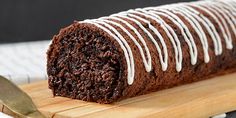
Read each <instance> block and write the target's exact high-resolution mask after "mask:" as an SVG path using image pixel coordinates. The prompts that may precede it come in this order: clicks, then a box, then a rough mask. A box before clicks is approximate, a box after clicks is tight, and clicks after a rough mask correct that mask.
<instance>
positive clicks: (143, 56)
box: [100, 16, 152, 72]
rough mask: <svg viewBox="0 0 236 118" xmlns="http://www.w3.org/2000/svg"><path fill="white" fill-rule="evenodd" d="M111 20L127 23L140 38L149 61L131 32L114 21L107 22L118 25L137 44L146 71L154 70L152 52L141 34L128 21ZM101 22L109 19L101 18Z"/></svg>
mask: <svg viewBox="0 0 236 118" xmlns="http://www.w3.org/2000/svg"><path fill="white" fill-rule="evenodd" d="M109 18H110V19H115V20H118V21H121V22H122V23H125V24H126V25H127V26H128V27H129V28H131V29H132V30H133V31H134V32H135V34H136V35H137V36H138V38H139V39H140V40H141V42H142V44H143V45H144V47H145V51H146V54H147V58H148V61H147V60H146V58H145V54H144V52H143V49H142V47H141V45H140V44H139V43H138V41H137V39H135V38H134V37H133V36H132V34H130V33H129V31H128V30H127V29H125V28H124V27H123V26H122V25H121V24H119V23H116V22H114V21H109V20H105V21H106V22H109V23H112V24H113V25H116V26H118V27H119V28H121V29H122V30H123V31H124V32H125V33H126V34H127V35H128V36H129V37H130V38H131V39H132V40H133V42H134V43H135V45H136V46H137V47H138V49H139V51H140V54H141V56H142V58H143V63H144V66H145V69H146V71H147V72H150V71H151V69H152V61H151V54H150V51H149V49H148V47H147V44H146V42H145V41H144V39H143V37H142V36H141V34H140V33H139V32H138V30H137V29H135V28H134V27H133V26H132V25H131V24H129V23H128V22H127V21H124V20H123V19H121V18H118V17H112V16H110V17H109ZM100 19H101V20H104V19H107V17H103V18H100Z"/></svg>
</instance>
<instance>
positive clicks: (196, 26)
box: [80, 0, 236, 85]
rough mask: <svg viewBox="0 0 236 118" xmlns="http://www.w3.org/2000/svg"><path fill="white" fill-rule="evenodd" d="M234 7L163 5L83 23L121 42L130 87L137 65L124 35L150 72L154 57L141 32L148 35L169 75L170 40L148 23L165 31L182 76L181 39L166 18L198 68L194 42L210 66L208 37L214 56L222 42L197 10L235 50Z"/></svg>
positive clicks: (220, 3)
mask: <svg viewBox="0 0 236 118" xmlns="http://www.w3.org/2000/svg"><path fill="white" fill-rule="evenodd" d="M235 3H236V2H235V1H233V0H224V1H220V0H217V2H214V1H200V2H190V3H179V4H172V5H163V6H159V7H148V8H144V9H140V8H138V9H135V10H128V11H125V12H120V13H117V14H113V15H110V16H107V17H101V18H99V19H91V20H84V21H81V22H80V23H88V24H92V25H94V26H96V27H98V28H99V29H101V30H103V31H104V32H105V33H107V34H108V35H109V36H111V37H112V38H114V39H115V40H116V41H117V42H118V44H119V45H120V47H121V49H122V50H123V52H124V56H125V59H126V64H127V80H128V84H129V85H131V84H132V83H133V82H134V76H135V62H134V57H133V52H132V50H131V47H130V45H129V44H128V42H127V39H125V38H127V37H126V36H124V34H126V35H127V36H128V38H130V39H131V40H132V42H133V43H134V44H135V45H136V46H137V48H138V50H139V53H140V55H141V58H142V62H143V64H144V67H145V70H146V71H147V72H150V71H151V70H152V56H151V53H150V51H149V47H148V45H147V43H146V41H145V40H144V37H143V36H142V34H141V32H143V33H145V34H146V36H148V38H147V39H149V40H150V41H151V42H152V43H153V44H154V45H155V47H156V51H157V53H158V56H159V61H160V64H161V68H162V70H163V71H166V70H167V68H168V48H167V45H166V42H165V41H166V40H167V39H164V38H163V34H162V33H161V32H159V31H158V29H157V27H155V26H154V25H153V24H152V22H151V21H150V20H149V19H151V20H153V21H155V24H158V25H159V26H160V27H161V28H162V29H163V31H164V32H165V35H166V36H167V37H168V39H169V40H170V42H171V44H172V47H173V49H174V53H175V61H176V71H178V72H180V71H181V69H182V61H183V54H182V48H181V43H180V39H179V37H178V35H177V34H176V32H175V30H176V29H174V27H172V26H170V25H169V24H168V23H167V22H166V21H165V19H164V18H163V17H166V18H168V19H169V20H170V21H171V22H172V23H174V24H175V25H176V26H177V27H178V29H180V31H181V34H182V36H183V38H184V41H185V42H186V44H187V45H188V47H189V48H188V49H189V54H190V60H191V64H192V65H195V64H196V63H197V58H198V49H197V46H196V43H195V40H200V42H201V45H202V48H203V53H204V62H205V63H208V62H209V61H210V56H209V53H208V49H209V46H208V39H207V35H209V36H210V38H211V40H212V41H213V45H214V50H215V55H220V54H222V51H223V49H222V42H221V38H220V36H219V33H218V32H217V30H216V27H215V26H214V25H213V23H212V21H211V20H210V19H209V18H207V17H206V16H204V15H203V14H201V13H200V12H199V11H198V10H197V9H195V8H194V7H196V8H198V9H200V10H202V11H204V12H205V13H206V14H208V15H209V16H211V18H213V20H214V21H215V22H216V23H217V24H218V26H219V29H220V31H221V32H222V34H223V38H224V40H225V42H226V48H227V49H232V48H233V44H232V34H231V32H230V28H231V29H232V30H233V33H234V35H235V36H236V5H235ZM177 14H178V15H177ZM162 16H163V17H162ZM180 16H181V17H183V18H184V19H185V20H186V21H187V22H188V23H189V24H190V26H191V28H192V29H193V30H194V31H195V32H196V34H197V36H198V37H199V39H194V37H193V34H192V32H191V31H190V29H189V27H188V26H187V25H186V23H184V22H183V20H182V19H181V18H180ZM128 21H129V22H128ZM144 23H145V24H147V25H148V29H147V28H145V26H144ZM134 24H135V26H137V27H138V28H139V30H137V29H136V28H135V26H134ZM117 27H118V29H117ZM229 27H230V28H229ZM203 28H205V29H206V31H207V33H206V32H205V31H204V30H203ZM121 31H122V32H121ZM150 31H152V32H150ZM134 35H135V36H134ZM154 35H155V36H154ZM155 37H157V39H155ZM130 43H131V42H130ZM160 45H161V46H160Z"/></svg>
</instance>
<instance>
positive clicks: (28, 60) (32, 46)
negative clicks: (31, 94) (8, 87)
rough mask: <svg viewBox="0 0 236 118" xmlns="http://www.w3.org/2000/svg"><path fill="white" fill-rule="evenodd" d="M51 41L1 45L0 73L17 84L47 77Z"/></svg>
mask: <svg viewBox="0 0 236 118" xmlns="http://www.w3.org/2000/svg"><path fill="white" fill-rule="evenodd" d="M49 43H50V41H37V42H27V43H14V44H1V45H0V75H3V76H5V77H6V78H8V79H10V80H11V81H13V82H14V83H16V84H26V83H31V82H35V81H39V80H44V79H46V51H47V48H48V46H49Z"/></svg>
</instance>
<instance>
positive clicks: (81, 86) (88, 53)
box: [47, 8, 236, 103]
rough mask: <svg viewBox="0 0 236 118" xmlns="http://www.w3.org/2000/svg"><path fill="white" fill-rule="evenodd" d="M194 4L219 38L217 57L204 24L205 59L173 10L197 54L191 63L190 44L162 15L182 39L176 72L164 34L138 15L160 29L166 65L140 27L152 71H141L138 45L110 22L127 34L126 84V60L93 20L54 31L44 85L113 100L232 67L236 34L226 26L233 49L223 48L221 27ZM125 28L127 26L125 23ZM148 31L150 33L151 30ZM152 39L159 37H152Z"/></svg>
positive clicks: (95, 99) (89, 97) (81, 96)
mask: <svg viewBox="0 0 236 118" xmlns="http://www.w3.org/2000/svg"><path fill="white" fill-rule="evenodd" d="M195 9H196V10H198V11H199V12H201V13H202V14H203V15H205V16H206V17H208V18H209V19H210V20H211V21H212V23H213V24H214V25H215V27H216V28H217V31H218V33H219V35H220V37H221V39H222V40H221V41H222V46H223V53H222V54H221V55H218V56H216V55H215V54H214V45H213V42H212V40H211V37H210V35H209V33H208V32H207V31H206V29H204V31H205V32H206V34H207V39H208V43H209V50H208V52H209V55H210V58H211V59H210V62H209V63H205V62H204V55H203V50H202V46H201V42H200V40H199V37H198V35H197V34H196V32H195V31H194V29H193V28H192V27H191V25H190V24H189V23H188V21H187V20H186V19H185V18H184V17H181V15H180V14H177V15H178V16H179V17H180V18H181V20H183V21H184V22H185V23H186V25H187V27H188V28H189V29H190V31H191V33H192V34H193V38H194V41H195V43H196V45H197V48H198V54H199V55H198V61H197V64H195V65H192V64H191V63H190V54H189V49H188V46H187V44H186V42H185V41H184V39H183V36H182V35H181V33H180V29H179V28H178V27H177V26H176V25H175V24H174V23H173V22H172V21H170V20H169V19H168V18H166V17H164V16H161V17H162V18H163V19H164V20H165V21H166V22H167V23H168V24H169V25H170V26H172V27H173V28H174V29H176V30H175V32H176V33H177V35H178V37H179V39H180V42H181V47H182V49H183V64H182V66H183V68H182V70H181V71H180V72H177V71H176V70H175V65H176V64H175V59H174V49H173V47H172V45H171V42H170V40H169V39H168V37H167V35H166V34H165V32H164V31H163V29H162V28H161V27H160V25H159V24H156V22H155V21H153V20H152V19H149V18H146V17H145V16H142V15H139V16H140V17H143V18H145V19H149V20H150V21H151V24H152V25H153V26H155V27H156V28H157V29H158V31H160V33H161V34H163V38H164V39H165V42H166V44H167V48H168V54H169V60H168V65H169V67H168V69H167V71H162V70H161V64H160V63H159V57H158V54H157V52H156V49H155V46H154V44H153V43H152V42H151V41H150V40H149V39H148V36H147V35H146V34H145V32H143V31H142V30H139V32H140V34H142V36H144V40H145V41H146V42H147V45H148V46H149V48H150V53H151V55H153V57H152V65H153V68H152V71H151V72H149V73H148V72H146V71H145V69H144V65H143V62H142V59H141V58H140V57H141V56H140V53H139V51H138V48H137V46H135V45H134V44H133V43H132V40H131V39H130V38H129V37H128V36H127V34H125V33H124V32H123V31H122V30H121V29H120V28H119V27H116V26H114V27H116V29H117V30H118V31H119V32H121V34H122V35H123V36H124V38H125V39H127V42H128V44H129V45H130V47H131V49H132V52H133V54H134V61H135V70H136V71H135V77H134V80H135V81H134V83H133V84H132V85H128V83H127V65H126V61H125V57H124V56H123V55H124V54H123V51H122V50H121V49H120V46H119V45H118V43H117V42H116V41H115V40H114V39H113V38H112V37H111V36H109V35H108V34H107V33H105V32H104V31H102V30H101V29H99V28H97V27H95V26H94V25H91V24H81V23H79V22H75V23H73V24H72V25H70V26H69V27H67V28H64V29H62V30H61V31H60V33H59V34H58V35H56V36H54V38H53V40H52V44H51V45H50V48H49V50H48V53H47V54H48V62H47V72H48V76H49V80H48V81H49V88H50V89H52V90H53V94H54V95H56V96H66V97H70V98H74V99H80V100H84V101H93V102H98V103H112V102H115V101H119V100H121V99H125V98H129V97H133V96H137V95H141V94H146V93H149V92H152V91H157V90H161V89H166V88H171V87H174V86H177V85H183V84H187V83H192V82H196V81H200V80H204V79H208V78H210V77H213V76H217V75H221V74H225V73H230V72H234V71H236V48H235V47H236V36H235V35H233V31H232V30H233V29H230V31H231V34H232V39H233V46H234V48H233V49H232V50H228V49H226V46H225V40H223V34H222V32H220V29H219V26H218V24H217V23H216V22H215V21H214V19H213V18H211V16H209V15H208V14H206V13H205V12H204V11H201V10H199V9H197V8H195ZM125 20H126V21H128V22H129V23H131V24H132V25H133V26H134V27H135V28H136V29H139V27H138V26H137V25H136V24H134V23H133V22H132V21H129V20H128V19H125ZM140 22H141V23H142V24H143V26H145V27H146V28H147V29H148V30H149V31H150V29H149V28H148V26H147V24H145V23H144V22H142V21H140ZM201 25H202V24H201ZM228 25H229V24H228ZM125 28H127V29H128V30H129V31H131V29H129V28H128V27H125ZM152 34H154V33H153V32H152ZM136 38H137V36H136ZM154 38H155V39H158V38H157V37H154Z"/></svg>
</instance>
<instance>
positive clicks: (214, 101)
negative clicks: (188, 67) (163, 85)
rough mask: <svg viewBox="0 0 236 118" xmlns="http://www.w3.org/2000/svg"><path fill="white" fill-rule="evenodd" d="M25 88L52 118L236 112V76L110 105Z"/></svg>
mask: <svg viewBox="0 0 236 118" xmlns="http://www.w3.org/2000/svg"><path fill="white" fill-rule="evenodd" d="M21 88H22V89H23V90H24V91H25V92H26V93H28V94H29V95H30V96H31V97H32V99H33V101H34V102H35V104H36V105H37V106H38V108H39V110H40V111H41V112H42V113H43V114H44V115H46V116H47V117H49V118H51V117H53V118H77V117H83V118H93V117H96V118H111V117H112V118H134V117H147V118H150V117H155V118H157V117H158V118H180V117H181V118H182V117H187V118H204V117H209V116H213V115H217V114H220V113H224V112H229V111H232V110H236V73H234V74H230V75H225V76H220V77H216V78H214V79H210V80H205V81H201V82H196V83H193V84H188V85H183V86H179V87H175V88H172V89H167V90H162V91H158V92H153V93H150V94H147V95H142V96H138V97H134V98H130V99H126V100H123V101H121V102H117V103H114V104H110V105H104V104H97V103H91V102H84V101H80V100H71V99H68V98H63V97H53V96H52V93H51V91H50V90H49V89H48V85H47V82H46V81H42V82H38V83H34V84H29V85H24V86H21ZM1 109H2V110H3V111H4V112H7V113H11V112H9V111H8V110H7V109H6V108H4V109H3V107H2V106H1V108H0V110H1Z"/></svg>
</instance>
